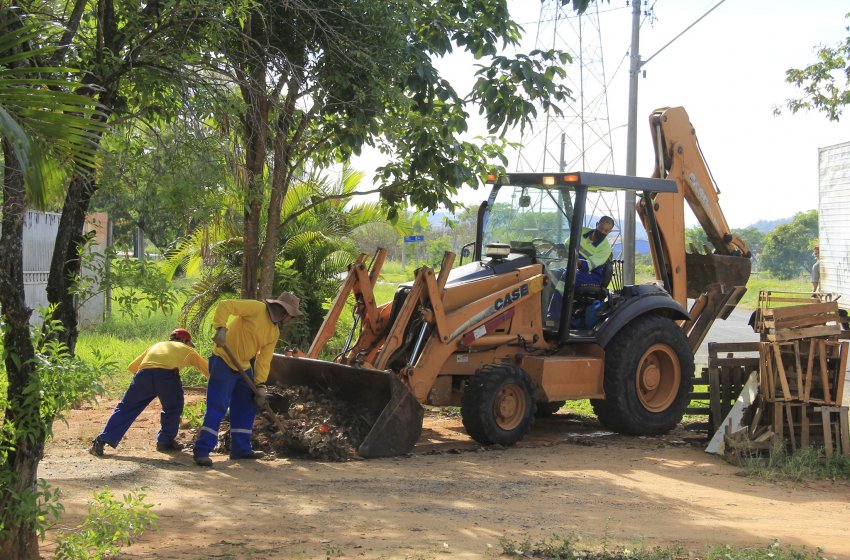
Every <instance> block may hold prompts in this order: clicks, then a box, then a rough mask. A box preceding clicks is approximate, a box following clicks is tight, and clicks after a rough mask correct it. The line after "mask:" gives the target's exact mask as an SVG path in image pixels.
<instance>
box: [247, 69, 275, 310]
mask: <svg viewBox="0 0 850 560" xmlns="http://www.w3.org/2000/svg"><path fill="white" fill-rule="evenodd" d="M243 91H246V92H248V94H249V96H248V97H249V98H248V99H246V100H245V101H246V102H247V105H248V108H247V110H246V114H245V142H246V145H247V149H246V150H245V211H244V212H245V237H244V242H243V247H244V249H243V250H244V255H243V261H242V297H243V298H245V299H257V271H258V268H259V264H260V258H259V257H260V213H261V211H262V208H263V170H264V169H265V163H266V132H267V131H266V128H267V124H268V114H269V104H268V98H267V97H266V94H265V92H264V91H263V90H262V89H261V88H260V84H258V83H257V82H253V83H251V84H250V85H249V86H248V87H247V88H244V89H243Z"/></svg>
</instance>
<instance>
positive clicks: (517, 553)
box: [499, 535, 826, 560]
mask: <svg viewBox="0 0 850 560" xmlns="http://www.w3.org/2000/svg"><path fill="white" fill-rule="evenodd" d="M581 540H582V539H581V538H580V537H578V536H573V535H569V536H561V535H553V536H552V537H551V538H548V539H547V538H544V539H541V540H540V541H538V542H532V541H531V539H529V538H528V537H525V538H524V539H523V541H521V542H517V541H514V540H512V539H510V538H508V537H507V536H506V535H503V536H501V537H500V538H499V545H500V546H501V548H502V554H503V555H505V556H508V557H511V558H545V559H553V560H554V559H558V558H565V559H566V558H569V559H574V558H584V559H586V560H679V559H696V560H699V559H704V560H822V559H824V558H826V556H825V555H824V554H823V552H822V550H820V549H818V550H816V551H812V550H809V549H807V548H805V547H804V548H795V547H793V546H788V545H782V544H781V543H780V542H779V541H773V542H772V543H770V544H769V545H767V546H764V547H760V546H751V547H733V546H731V545H721V546H712V547H709V548H707V549H706V550H705V552H704V553H702V554H701V553H699V552H694V551H688V550H685V549H684V548H682V547H681V546H678V545H674V546H669V547H661V546H653V547H647V546H646V545H645V544H644V543H642V542H637V543H635V544H633V545H631V546H618V547H616V548H614V549H609V548H608V544H607V542H603V543H602V545H601V546H591V545H590V544H582V542H581Z"/></svg>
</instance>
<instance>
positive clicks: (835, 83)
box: [785, 13, 850, 121]
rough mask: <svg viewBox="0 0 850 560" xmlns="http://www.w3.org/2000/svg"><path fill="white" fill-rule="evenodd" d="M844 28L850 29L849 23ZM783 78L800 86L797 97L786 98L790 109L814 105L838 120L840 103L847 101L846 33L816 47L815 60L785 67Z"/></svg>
mask: <svg viewBox="0 0 850 560" xmlns="http://www.w3.org/2000/svg"><path fill="white" fill-rule="evenodd" d="M846 17H848V18H850V13H848V14H847V16H846ZM845 29H846V30H847V31H848V32H850V26H848V27H845ZM785 81H786V82H788V83H790V84H794V85H795V86H797V87H798V88H800V89H801V90H803V94H802V95H801V96H800V97H797V98H793V99H789V100H788V101H787V106H788V108H789V109H790V110H791V112H792V113H796V112H797V111H800V110H812V109H814V110H816V111H820V112H821V113H824V114H825V115H826V117H827V118H828V119H829V120H831V121H838V120H839V119H840V118H841V113H842V111H843V109H844V106H845V105H847V104H850V33H848V35H847V37H846V38H845V39H844V40H843V41H841V42H839V43H837V44H835V45H833V46H821V47H819V48H818V49H817V62H814V63H812V64H810V65H808V66H806V67H805V68H791V69H789V70H786V72H785Z"/></svg>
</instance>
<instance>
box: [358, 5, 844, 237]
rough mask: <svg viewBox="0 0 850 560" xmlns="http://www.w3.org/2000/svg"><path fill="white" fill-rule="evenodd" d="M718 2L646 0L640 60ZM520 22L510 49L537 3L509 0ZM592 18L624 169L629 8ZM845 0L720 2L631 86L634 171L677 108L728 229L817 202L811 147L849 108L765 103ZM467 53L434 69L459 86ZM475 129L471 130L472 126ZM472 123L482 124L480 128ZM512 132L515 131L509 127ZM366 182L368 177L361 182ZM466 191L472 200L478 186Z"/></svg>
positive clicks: (838, 34) (838, 24) (836, 27)
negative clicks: (657, 114) (689, 127)
mask: <svg viewBox="0 0 850 560" xmlns="http://www.w3.org/2000/svg"><path fill="white" fill-rule="evenodd" d="M716 4H717V0H649V2H648V3H647V7H649V6H652V7H653V11H654V14H655V19H654V21H652V22H649V21H645V22H644V24H643V25H642V28H641V39H640V41H641V46H640V52H641V57H642V59H643V60H646V59H647V58H649V57H650V56H652V55H653V54H655V53H656V52H657V51H658V50H659V49H660V48H661V47H662V46H664V45H665V44H666V43H667V42H668V41H670V40H671V39H673V38H674V37H675V36H676V35H677V34H679V33H680V32H681V31H683V30H684V29H685V28H687V27H688V26H689V25H690V24H691V23H693V22H694V21H695V20H697V19H698V18H699V17H700V16H702V15H703V14H705V12H707V11H708V10H709V9H710V8H711V7H713V6H715V5H716ZM509 5H510V7H511V13H512V14H514V17H515V19H516V21H518V22H519V23H521V24H522V25H523V27H524V28H525V30H526V43H525V45H524V46H523V48H522V49H521V50H523V51H527V50H530V49H531V48H533V44H534V43H533V41H534V39H535V37H536V35H537V20H538V16H539V14H540V9H539V3H537V2H534V1H532V0H513V1H511V2H510V3H509ZM600 12H601V16H600V24H601V30H602V31H601V35H602V43H603V49H604V53H605V66H606V77H607V79H608V82H609V91H608V106H609V119H610V123H611V128H612V130H613V133H612V140H613V146H614V167H615V171H616V172H618V173H625V169H626V165H625V155H626V127H625V124H626V122H627V114H626V109H627V104H628V73H627V68H628V61H626V62H625V63H624V64H623V65H622V67H621V68H620V69H619V70H617V71H615V70H616V68H617V67H619V66H620V60H621V59H623V57H624V56H625V55H626V53H627V51H628V47H629V42H630V24H631V8H629V7H628V6H626V1H625V0H611V2H608V3H606V2H603V3H601V4H600ZM847 12H850V4H848V2H847V1H846V0H844V1H838V0H815V1H813V2H807V3H802V2H799V1H791V0H726V1H725V2H723V3H722V4H721V5H720V6H718V7H717V8H716V9H715V10H714V11H712V12H711V13H710V14H709V15H708V16H706V17H705V18H704V19H703V20H702V21H700V22H699V23H697V24H696V25H695V26H694V27H693V28H691V29H690V30H689V31H687V32H686V33H685V34H684V35H682V36H681V37H680V38H678V39H676V40H675V41H674V42H673V43H672V44H671V45H670V46H669V47H667V48H666V49H665V50H663V51H662V52H660V53H659V54H657V56H655V57H654V58H653V59H652V60H651V61H650V62H649V63H648V64H647V65H646V66H644V70H645V71H646V77H642V78H640V79H639V85H638V132H637V141H638V159H637V174H638V175H649V174H650V173H651V172H652V168H653V163H652V160H653V150H652V146H651V142H650V138H651V137H650V133H649V129H648V125H647V118H648V116H649V114H650V112H651V111H652V110H653V109H655V108H658V107H664V106H678V105H681V106H683V107H685V109H686V110H687V111H688V114H689V115H690V118H691V122H692V124H693V125H694V127H695V129H696V133H697V137H698V139H699V142H700V145H701V147H702V150H703V153H704V155H705V159H706V162H707V163H708V165H709V167H710V169H711V171H712V174H713V176H714V178H715V180H716V182H717V185H718V187H719V188H720V191H721V195H720V197H721V198H720V200H721V205H722V207H723V210H724V212H725V214H726V218H727V220H728V222H729V224H730V226H731V227H745V226H747V225H750V224H752V223H754V222H756V221H758V220H760V219H767V220H773V219H778V218H784V217H788V216H793V215H794V214H795V213H797V212H800V211H805V210H811V209H816V208H817V205H818V167H817V165H818V148H820V147H825V146H829V145H833V144H837V143H841V142H847V141H850V126H848V122H850V114H848V112H850V110H848V112H846V113H845V115H844V122H842V123H830V122H829V121H828V120H827V119H826V117H824V116H823V115H822V114H820V113H815V112H810V113H798V114H796V115H792V114H790V113H789V112H788V111H787V110H785V111H783V114H782V115H780V116H774V114H773V110H774V107H776V106H780V107H782V106H784V103H785V100H786V99H787V98H789V97H792V96H796V95H797V94H798V92H797V90H796V89H795V88H793V87H791V86H790V85H788V84H786V83H785V81H784V78H785V70H787V69H788V68H792V67H802V66H805V65H808V64H810V63H812V62H814V61H815V60H816V55H815V47H816V46H818V45H830V46H833V45H835V44H836V43H838V42H839V41H841V40H842V39H843V38H844V37H846V36H847V31H846V27H847V26H848V25H850V20H848V19H845V17H844V16H845V14H846V13H847ZM474 62H475V61H474V60H472V59H471V57H465V56H457V55H455V56H452V57H451V58H449V59H447V60H445V61H442V62H441V64H440V68H441V71H442V72H443V73H444V75H445V76H446V77H448V78H449V79H450V80H451V81H452V83H453V85H455V87H456V88H457V89H459V90H460V91H464V90H465V88H466V87H468V83H469V82H470V78H471V75H472V73H473V64H474ZM473 129H475V128H473ZM478 132H481V130H480V128H479V129H478ZM513 139H515V140H518V139H519V134H518V133H515V135H514V136H513ZM354 165H355V168H357V169H361V170H364V171H366V172H367V174H371V171H372V169H373V168H374V166H376V165H380V161H379V160H378V159H376V158H375V157H374V155H369V154H367V155H365V157H363V158H359V159H358V160H357V161H355V163H354ZM368 183H369V179H368V178H367V180H366V181H364V186H366V184H368ZM479 193H480V194H478V193H476V194H474V195H473V198H482V199H483V192H482V191H480V190H479Z"/></svg>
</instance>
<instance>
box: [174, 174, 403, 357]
mask: <svg viewBox="0 0 850 560" xmlns="http://www.w3.org/2000/svg"><path fill="white" fill-rule="evenodd" d="M362 177H363V175H362V173H357V172H354V171H352V170H350V169H348V168H345V169H343V172H342V174H341V175H340V176H339V177H338V178H337V179H336V180H331V179H330V178H328V177H327V176H326V175H324V174H323V173H321V172H319V171H314V172H313V173H311V174H308V175H306V176H305V177H303V179H302V180H301V181H299V182H298V183H296V184H295V185H293V187H292V188H291V189H290V190H289V191H288V192H287V195H286V198H285V200H284V201H283V204H282V209H281V211H282V216H283V226H282V228H281V229H280V235H279V242H278V247H279V251H278V255H277V258H276V261H275V274H274V293H275V294H277V293H280V292H283V291H291V292H294V293H295V294H297V295H298V296H299V297H300V298H301V302H302V310H303V311H304V312H305V315H306V316H307V317H306V318H305V319H302V320H297V321H293V322H291V323H289V324H287V326H286V330H285V331H284V335H285V340H284V345H286V346H290V345H297V346H302V345H304V344H305V343H306V342H308V341H309V339H310V338H311V336H312V333H314V332H315V331H316V330H318V328H319V326H320V324H321V322H322V320H323V318H324V309H325V307H326V306H327V305H328V304H329V301H330V300H331V299H332V298H333V296H334V295H335V294H336V291H337V289H338V287H339V284H340V277H339V275H340V273H342V272H344V271H345V270H346V267H347V266H348V264H350V263H351V262H353V261H354V260H355V258H356V257H357V250H356V248H355V246H354V244H353V242H352V241H351V235H352V234H353V233H354V232H356V231H357V230H358V229H359V228H361V227H369V226H373V225H374V224H380V223H386V220H385V218H384V215H383V212H382V210H381V207H380V206H379V205H378V204H376V203H359V204H352V203H350V202H348V199H349V198H350V196H351V195H352V193H354V192H355V191H356V189H357V186H358V185H359V182H360V180H361V179H362ZM218 223H219V226H218V227H203V228H199V229H198V230H196V231H195V232H194V233H193V234H192V235H191V236H190V237H188V238H185V239H182V240H180V241H179V242H178V243H177V245H176V248H175V250H174V251H173V252H172V253H171V254H170V255H169V257H168V263H169V268H168V269H167V271H166V272H167V273H170V272H172V271H175V270H177V269H178V268H180V267H182V268H184V269H185V270H186V271H188V272H189V273H190V274H191V273H194V272H195V271H198V270H199V271H200V276H199V278H198V280H197V281H196V282H194V283H193V285H192V288H191V290H192V293H191V295H190V297H189V299H188V300H187V301H186V304H185V305H184V307H183V310H182V312H181V316H180V322H181V324H188V325H189V326H190V330H192V331H193V332H200V330H201V325H202V324H203V321H204V320H205V318H206V317H207V316H208V314H209V313H210V312H211V311H212V309H213V308H214V307H215V305H216V303H217V302H218V301H220V300H221V299H225V298H233V297H239V293H240V290H239V287H240V278H241V268H242V252H241V251H240V249H241V238H239V237H238V235H237V233H238V232H237V228H236V227H234V226H233V225H232V223H228V222H226V221H225V220H221V221H219V222H218ZM408 223H409V221H408V220H403V221H402V222H400V223H399V224H398V225H397V227H398V228H399V229H400V228H402V227H406V226H407V224H408ZM373 250H374V249H373ZM202 265H203V266H202Z"/></svg>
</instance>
